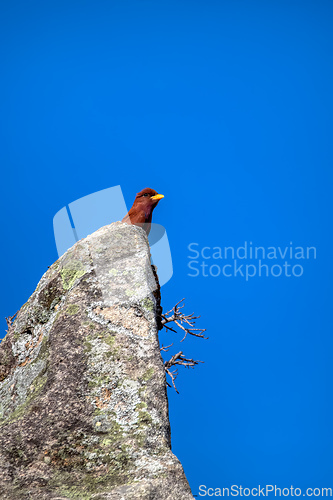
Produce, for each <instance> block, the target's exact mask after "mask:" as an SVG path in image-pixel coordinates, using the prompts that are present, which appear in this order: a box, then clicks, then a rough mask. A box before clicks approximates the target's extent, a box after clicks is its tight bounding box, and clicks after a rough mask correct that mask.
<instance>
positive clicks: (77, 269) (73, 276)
mask: <svg viewBox="0 0 333 500" xmlns="http://www.w3.org/2000/svg"><path fill="white" fill-rule="evenodd" d="M85 273H86V269H85V267H84V265H83V264H82V262H80V261H79V260H72V261H71V262H69V263H68V264H67V265H66V266H65V267H63V269H62V270H61V271H60V275H61V279H62V286H63V289H64V290H69V289H70V288H72V286H73V285H74V283H75V281H76V280H77V279H79V278H81V276H83V275H84V274H85Z"/></svg>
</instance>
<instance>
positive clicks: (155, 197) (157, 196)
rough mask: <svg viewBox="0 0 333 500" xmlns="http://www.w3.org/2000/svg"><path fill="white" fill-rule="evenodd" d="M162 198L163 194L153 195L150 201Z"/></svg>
mask: <svg viewBox="0 0 333 500" xmlns="http://www.w3.org/2000/svg"><path fill="white" fill-rule="evenodd" d="M162 198H164V194H155V196H152V197H151V198H150V199H151V200H156V201H158V200H161V199H162Z"/></svg>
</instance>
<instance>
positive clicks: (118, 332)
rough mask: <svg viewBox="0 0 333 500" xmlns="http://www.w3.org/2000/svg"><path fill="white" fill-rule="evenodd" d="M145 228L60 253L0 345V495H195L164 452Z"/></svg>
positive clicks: (102, 234) (110, 233) (109, 234)
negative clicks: (59, 256)
mask: <svg viewBox="0 0 333 500" xmlns="http://www.w3.org/2000/svg"><path fill="white" fill-rule="evenodd" d="M158 306H159V285H158V281H157V279H156V275H155V273H153V272H152V269H151V266H150V254H149V245H148V240H147V237H146V234H145V233H144V231H143V230H142V229H140V228H138V227H136V226H129V225H127V224H122V223H114V224H111V225H110V226H105V227H103V228H101V229H99V230H98V231H96V232H95V233H94V234H92V235H90V236H88V237H87V238H85V239H84V240H81V241H79V242H78V243H76V245H74V246H73V247H72V248H71V249H70V250H68V252H66V253H65V254H64V255H63V256H62V257H61V258H60V259H59V260H58V261H57V262H55V263H54V264H53V265H52V266H51V267H50V269H49V270H48V271H47V272H46V273H45V274H44V276H43V277H42V279H41V280H40V282H39V284H38V286H37V289H36V291H35V292H34V293H33V294H32V296H31V297H30V298H29V300H28V302H27V303H26V304H24V305H23V306H22V308H21V309H20V311H19V313H18V314H17V317H16V319H15V320H14V322H13V324H12V326H11V327H10V328H9V330H8V333H7V335H6V337H5V339H4V340H3V341H2V342H1V344H0V498H1V499H3V500H7V499H8V500H15V499H54V500H55V499H58V500H65V499H80V500H88V499H94V500H102V499H105V500H107V499H108V500H121V499H125V500H131V499H133V500H134V499H147V500H148V499H150V500H151V499H161V500H169V499H170V500H171V499H172V500H178V499H179V500H182V499H192V498H193V497H192V494H191V490H190V487H189V484H188V482H187V480H186V477H185V475H184V471H183V468H182V466H181V464H180V462H179V461H178V459H177V458H176V457H175V455H173V453H172V452H171V444H170V424H169V417H168V401H167V394H166V384H165V373H164V367H163V362H162V358H161V355H160V350H159V342H158V336H157V334H158V331H157V322H156V307H158Z"/></svg>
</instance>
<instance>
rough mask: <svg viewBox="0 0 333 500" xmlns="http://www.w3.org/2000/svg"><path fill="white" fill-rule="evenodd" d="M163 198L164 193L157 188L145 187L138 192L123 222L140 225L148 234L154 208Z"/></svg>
mask: <svg viewBox="0 0 333 500" xmlns="http://www.w3.org/2000/svg"><path fill="white" fill-rule="evenodd" d="M162 198H164V195H163V194H158V193H157V191H155V189H151V188H145V189H143V190H142V191H140V193H137V195H136V197H135V200H134V203H133V205H132V208H131V209H130V211H129V212H128V214H126V215H125V217H124V218H123V219H122V221H121V222H125V223H126V224H134V225H136V226H140V227H142V228H143V229H144V231H146V233H147V235H148V234H149V232H150V227H151V220H152V216H153V210H154V208H155V207H156V205H157V204H158V202H159V201H160V200H161V199H162Z"/></svg>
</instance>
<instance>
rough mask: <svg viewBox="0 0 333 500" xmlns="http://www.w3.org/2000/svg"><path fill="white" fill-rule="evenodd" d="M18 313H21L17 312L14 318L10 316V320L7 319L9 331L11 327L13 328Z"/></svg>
mask: <svg viewBox="0 0 333 500" xmlns="http://www.w3.org/2000/svg"><path fill="white" fill-rule="evenodd" d="M18 312H19V311H16V313H15V314H14V315H13V316H8V318H5V320H6V323H7V326H8V330H9V329H10V327H11V326H12V324H13V321H14V320H15V318H16V316H17V313H18ZM8 330H7V331H8Z"/></svg>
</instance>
